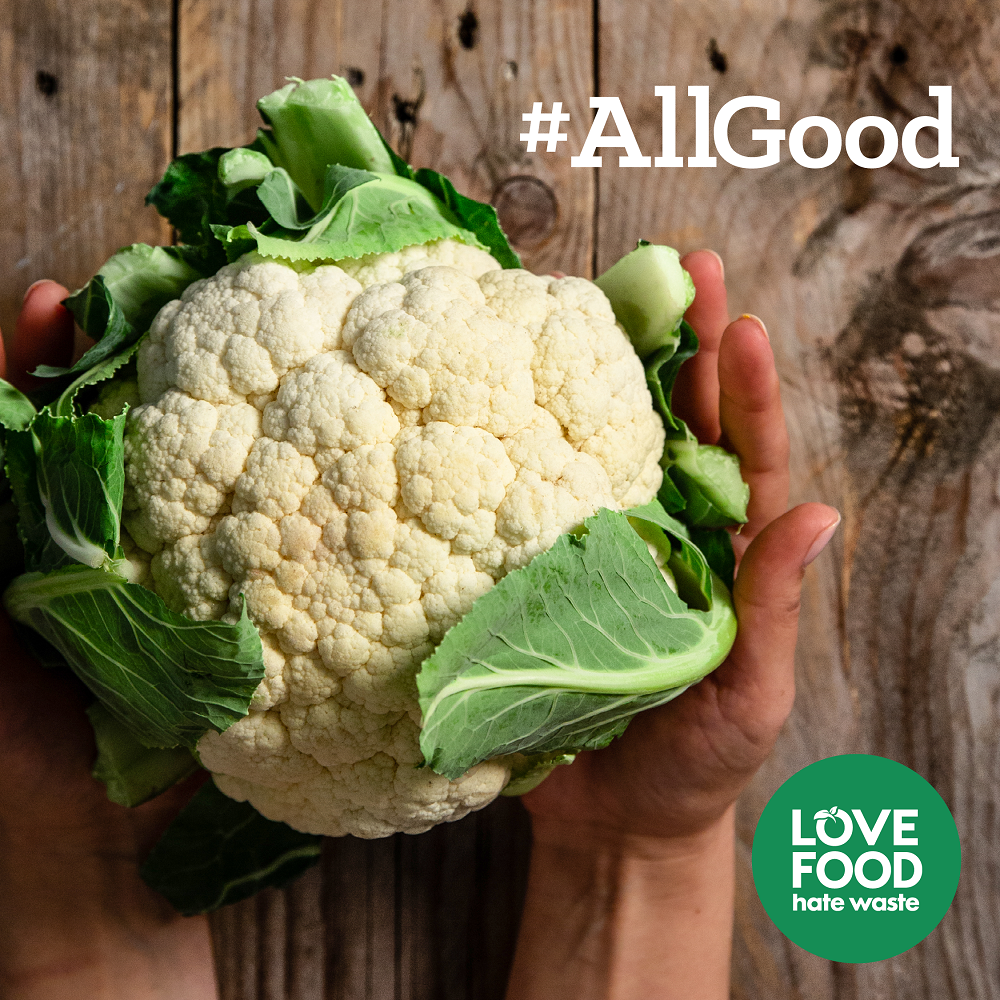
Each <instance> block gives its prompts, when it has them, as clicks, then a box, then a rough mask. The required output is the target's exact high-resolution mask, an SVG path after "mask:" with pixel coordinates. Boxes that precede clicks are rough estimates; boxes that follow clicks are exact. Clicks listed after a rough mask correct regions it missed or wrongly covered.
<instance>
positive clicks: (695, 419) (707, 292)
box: [672, 250, 729, 444]
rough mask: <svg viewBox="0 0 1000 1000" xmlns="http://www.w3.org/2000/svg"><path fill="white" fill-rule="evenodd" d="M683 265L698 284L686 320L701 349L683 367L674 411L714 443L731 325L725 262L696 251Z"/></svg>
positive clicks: (702, 438) (697, 433)
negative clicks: (722, 358) (722, 355)
mask: <svg viewBox="0 0 1000 1000" xmlns="http://www.w3.org/2000/svg"><path fill="white" fill-rule="evenodd" d="M681 265H682V266H683V267H684V269H685V270H686V271H687V272H688V273H689V274H690V275H691V278H692V280H693V281H694V287H695V297H694V302H692V303H691V307H690V308H689V309H688V311H687V312H686V313H685V314H684V318H685V319H686V320H687V321H688V323H690V324H691V326H692V327H693V328H694V331H695V333H697V334H698V340H699V342H700V347H699V349H698V353H697V354H696V355H695V356H694V357H693V358H692V359H691V360H690V361H686V362H684V365H683V366H682V367H681V370H680V373H679V374H678V376H677V383H676V385H675V386H674V395H673V400H672V402H673V406H672V409H673V411H674V412H675V413H676V414H677V415H678V416H679V417H680V418H681V419H682V420H684V421H685V422H686V423H687V425H688V427H690V428H691V430H692V431H693V432H694V434H695V436H696V437H697V438H698V440H699V441H701V442H703V443H705V444H714V443H715V442H716V441H717V440H718V439H719V375H718V357H719V344H720V343H721V342H722V334H723V331H724V330H725V329H726V324H727V323H728V322H729V313H728V311H727V305H726V285H725V280H724V275H723V269H722V260H721V258H720V257H719V255H718V254H717V253H714V252H713V251H711V250H695V251H694V252H693V253H689V254H685V255H684V256H683V257H682V258H681Z"/></svg>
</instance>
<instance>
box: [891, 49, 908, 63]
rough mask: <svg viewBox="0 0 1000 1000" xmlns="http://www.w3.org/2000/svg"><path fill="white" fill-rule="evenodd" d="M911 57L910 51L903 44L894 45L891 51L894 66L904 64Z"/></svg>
mask: <svg viewBox="0 0 1000 1000" xmlns="http://www.w3.org/2000/svg"><path fill="white" fill-rule="evenodd" d="M909 58H910V53H909V52H907V51H906V48H905V47H904V46H902V45H894V46H893V47H892V51H891V52H890V53H889V62H891V63H892V64H893V66H902V65H903V64H904V63H905V62H906V60H907V59H909Z"/></svg>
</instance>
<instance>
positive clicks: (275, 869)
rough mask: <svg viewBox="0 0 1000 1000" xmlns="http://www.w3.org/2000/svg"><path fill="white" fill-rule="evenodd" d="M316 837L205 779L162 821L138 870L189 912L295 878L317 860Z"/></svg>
mask: <svg viewBox="0 0 1000 1000" xmlns="http://www.w3.org/2000/svg"><path fill="white" fill-rule="evenodd" d="M321 846H322V838H320V837H316V836H314V835H312V834H309V833H299V832H298V831H297V830H293V829H292V828H291V827H290V826H287V825H286V824H284V823H275V822H274V821H273V820H269V819H265V818H264V817H263V816H261V814H260V813H259V812H257V810H256V809H254V808H253V806H251V805H250V804H249V803H248V802H236V801H235V800H233V799H231V798H229V797H228V796H225V795H223V794H222V792H220V791H219V790H218V789H217V788H216V787H215V785H214V784H213V783H212V782H211V781H209V782H206V783H205V784H204V785H202V787H201V788H200V789H198V791H197V792H196V793H195V795H194V798H192V799H191V801H190V802H189V803H188V804H187V805H186V806H185V807H184V809H182V810H181V812H180V814H179V815H178V816H177V818H176V819H175V820H174V821H173V823H171V824H170V826H169V827H167V830H166V832H165V833H164V834H163V836H162V837H161V838H160V840H159V841H158V842H157V844H156V846H155V847H154V848H153V850H152V852H151V853H150V855H149V857H148V858H147V859H146V862H145V864H144V865H143V866H142V868H141V869H140V871H139V874H140V875H141V876H142V879H143V881H144V882H145V883H146V885H148V886H149V887H150V888H151V889H155V890H156V892H158V893H160V894H161V895H162V896H165V897H166V899H167V900H168V901H169V902H170V904H171V905H172V906H173V907H174V909H175V910H177V911H178V912H179V913H182V914H184V916H187V917H190V916H194V915H195V914H198V913H210V912H211V911H212V910H217V909H218V908H219V907H220V906H225V905H227V904H228V903H235V902H238V901H239V900H241V899H246V898H247V897H249V896H252V895H254V893H256V892H259V891H260V890H261V889H263V888H265V887H266V886H280V885H284V884H285V883H286V882H289V881H291V879H293V878H297V877H298V876H299V875H301V874H302V872H304V871H305V870H306V869H307V868H310V867H311V866H312V865H314V864H316V862H317V861H319V858H320V852H321Z"/></svg>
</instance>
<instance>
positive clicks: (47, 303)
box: [6, 281, 73, 389]
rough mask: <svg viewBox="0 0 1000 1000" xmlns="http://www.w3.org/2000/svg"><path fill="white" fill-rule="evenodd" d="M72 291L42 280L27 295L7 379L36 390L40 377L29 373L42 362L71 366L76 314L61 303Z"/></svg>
mask: <svg viewBox="0 0 1000 1000" xmlns="http://www.w3.org/2000/svg"><path fill="white" fill-rule="evenodd" d="M68 294H69V293H68V292H67V290H66V289H65V288H63V286H62V285H60V284H58V283H56V282H55V281H39V282H36V283H35V284H34V285H32V286H31V287H30V288H29V289H28V292H27V294H26V295H25V296H24V305H23V306H22V307H21V312H20V315H19V316H18V317H17V326H16V327H15V330H14V339H13V341H12V342H11V345H10V350H9V352H8V354H7V375H6V378H7V380H8V381H10V382H12V383H13V384H14V385H16V386H17V387H18V388H19V389H33V388H36V387H37V386H39V385H41V384H42V380H41V379H36V378H32V377H31V376H30V375H29V374H28V373H29V372H32V371H34V370H35V368H37V367H38V365H40V364H47V365H68V364H69V362H70V359H71V357H72V355H73V315H72V313H70V311H69V310H68V309H66V308H65V307H64V306H62V305H60V302H61V301H62V299H64V298H66V296H67V295H68Z"/></svg>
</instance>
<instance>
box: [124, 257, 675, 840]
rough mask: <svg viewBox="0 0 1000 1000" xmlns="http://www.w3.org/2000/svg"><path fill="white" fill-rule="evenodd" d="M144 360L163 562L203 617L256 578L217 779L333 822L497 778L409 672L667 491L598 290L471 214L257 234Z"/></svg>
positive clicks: (159, 331)
mask: <svg viewBox="0 0 1000 1000" xmlns="http://www.w3.org/2000/svg"><path fill="white" fill-rule="evenodd" d="M137 369H138V399H139V405H138V406H136V407H135V408H134V409H132V411H131V412H130V414H129V417H128V423H127V429H126V433H125V458H126V466H125V468H126V476H127V486H126V494H125V505H124V506H125V513H124V519H123V520H124V525H125V528H126V529H127V531H128V533H129V535H130V538H131V540H132V541H134V544H135V545H136V546H137V547H138V550H139V552H144V553H145V554H146V556H145V558H146V560H148V561H149V570H148V572H149V573H150V574H151V577H152V580H151V583H150V586H151V587H152V588H153V589H155V591H156V592H157V593H158V594H159V595H160V596H161V597H162V598H163V600H164V601H165V602H166V604H167V605H168V606H169V607H170V608H171V609H172V610H174V611H176V612H179V613H181V614H183V615H186V616H188V617H190V618H194V619H198V620H208V619H217V618H220V617H223V616H226V615H228V616H230V619H231V620H235V618H237V617H238V615H239V609H240V605H239V601H240V595H244V596H245V599H246V604H247V609H248V611H249V614H250V617H251V618H252V619H253V621H254V623H255V624H256V625H257V627H258V629H259V631H260V634H261V638H262V642H263V647H264V664H265V670H266V676H265V678H264V680H263V681H261V683H260V686H259V687H258V689H257V692H256V694H255V696H254V698H253V701H252V703H251V706H250V712H249V715H247V716H246V717H245V718H243V719H242V720H241V721H239V722H236V723H235V724H234V725H232V726H230V727H229V728H228V729H226V730H225V731H224V732H221V733H220V732H215V731H209V732H208V733H206V734H205V735H204V736H203V737H202V738H201V740H200V741H199V743H198V754H199V756H200V759H201V762H202V763H203V764H204V766H205V767H207V768H208V769H209V770H211V771H212V772H213V773H214V775H215V781H216V784H217V785H218V786H219V788H220V789H221V790H222V791H224V792H225V793H226V794H227V795H229V796H231V797H233V798H235V799H238V800H246V801H249V802H250V803H252V804H253V806H254V807H255V808H256V809H258V810H259V811H260V812H261V813H262V814H263V815H264V816H266V817H268V818H270V819H275V820H283V821H284V822H286V823H288V824H289V825H291V826H292V827H294V828H296V829H298V830H302V831H307V832H311V833H320V834H327V835H331V836H338V835H341V834H345V833H350V834H354V835H356V836H360V837H381V836H385V835H387V834H390V833H393V832H396V831H405V832H408V833H417V832H420V831H422V830H426V829H428V828H429V827H431V826H432V825H434V824H436V823H440V822H444V821H447V820H454V819H458V818H460V817H461V816H464V815H465V814H466V813H468V812H469V811H470V810H473V809H478V808H480V807H481V806H483V805H485V804H486V803H488V802H489V801H491V800H492V799H493V798H494V797H495V796H496V795H497V794H498V793H499V792H500V791H501V790H502V789H503V787H504V785H505V784H506V783H507V782H508V780H509V778H510V767H509V765H508V764H507V762H506V761H505V760H504V759H503V758H499V759H496V760H492V761H486V762H484V763H482V764H479V765H477V766H476V767H473V768H472V769H471V770H469V771H468V772H467V773H466V774H465V775H464V776H463V777H461V778H460V779H458V780H457V781H449V780H448V779H447V778H445V777H443V776H442V775H440V774H436V773H434V772H433V771H432V770H431V769H429V768H427V767H421V766H419V765H420V764H421V763H422V761H423V756H422V754H421V751H420V746H419V742H418V739H419V733H420V724H421V717H420V709H419V705H418V699H417V687H416V681H415V677H416V673H417V671H418V669H419V667H420V664H421V662H422V661H423V660H424V659H425V658H426V657H427V656H428V655H429V653H430V652H431V651H432V650H433V649H434V647H435V646H436V645H437V643H438V642H440V640H441V638H442V636H443V635H444V634H445V632H446V631H447V630H448V629H449V628H450V627H451V626H452V625H453V624H455V622H457V621H458V620H459V618H461V617H462V616H463V615H464V614H465V613H466V612H467V611H468V610H469V608H470V607H471V606H472V604H473V602H474V601H475V600H476V599H477V598H478V597H479V596H481V595H482V594H484V593H485V592H486V591H488V590H489V589H490V588H491V587H492V586H493V585H494V583H495V582H496V581H498V580H499V579H500V578H501V577H503V576H504V575H505V574H506V573H509V572H510V571H511V570H513V569H516V568H518V567H521V566H524V565H526V564H527V563H528V562H529V561H530V560H531V559H532V558H533V557H534V556H535V555H536V554H538V553H539V552H541V551H543V550H545V549H547V548H549V547H550V546H551V545H552V544H553V543H554V542H555V540H556V539H557V538H558V537H559V536H560V535H561V534H563V533H564V532H567V531H569V530H572V529H573V528H575V527H576V526H578V525H580V524H581V522H582V521H583V520H584V519H585V518H587V517H589V516H590V515H592V514H593V513H594V512H595V511H596V510H597V509H598V508H600V507H608V508H611V509H614V510H621V509H625V508H629V507H632V506H635V505H637V504H644V503H646V502H648V501H650V500H651V499H652V498H653V497H654V496H655V495H656V492H657V489H658V488H659V486H660V483H661V479H662V475H663V474H662V470H661V468H660V465H659V459H660V456H661V454H662V452H663V445H664V429H663V424H662V422H661V420H660V417H659V416H658V415H657V414H656V412H655V411H654V409H653V406H652V400H651V398H650V393H649V390H648V389H647V387H646V382H645V376H644V372H643V366H642V363H641V362H640V360H639V358H638V357H637V355H636V353H635V351H634V350H633V348H632V346H631V345H630V343H629V340H628V337H627V336H626V335H625V333H624V332H623V331H622V329H621V327H620V326H619V325H618V324H617V323H616V321H615V316H614V313H613V312H612V309H611V307H610V305H609V303H608V300H607V298H606V297H605V295H604V293H603V292H602V291H601V290H600V289H599V288H598V287H597V286H596V285H594V284H593V283H592V282H590V281H587V280H584V279H582V278H561V279H556V278H551V277H549V278H542V277H537V276H535V275H533V274H530V273H528V272H526V271H522V270H516V269H508V270H500V269H499V268H498V265H497V262H496V260H495V259H494V258H493V257H491V256H490V255H489V254H488V253H486V252H484V251H483V250H480V249H478V248H475V247H471V246H467V245H465V244H463V243H460V242H458V241H456V240H453V239H445V240H437V241H434V242H431V243H428V244H425V245H420V246H412V247H408V248H406V249H404V250H401V251H397V252H392V253H381V254H370V255H367V256H363V257H361V258H358V259H354V260H344V261H341V262H340V263H339V264H327V263H322V264H319V265H318V266H317V265H307V266H303V265H296V266H292V265H291V264H289V263H287V262H280V261H276V260H268V259H265V258H262V257H261V256H260V255H259V254H257V253H250V254H248V255H246V256H245V257H243V258H242V259H240V260H239V261H237V262H236V263H234V264H231V265H228V266H226V267H223V268H222V269H221V270H220V271H219V272H218V273H217V274H216V275H215V276H214V277H211V278H207V279H203V280H199V281H195V282H194V283H193V284H191V285H189V286H188V287H187V289H186V290H185V291H184V293H183V295H182V296H181V297H180V298H179V299H175V300H173V301H171V302H169V303H167V305H165V306H164V307H163V308H162V309H161V310H160V311H159V313H158V314H157V316H156V318H155V319H154V321H153V323H152V326H151V328H150V332H149V336H148V337H147V338H146V339H145V340H144V341H143V343H142V345H141V347H140V349H139V353H138V359H137ZM132 561H134V562H136V563H137V564H138V563H140V562H142V559H141V558H140V556H139V554H138V553H135V554H133V555H132ZM143 571H144V569H139V570H137V574H139V573H141V572H143Z"/></svg>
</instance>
